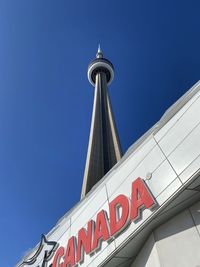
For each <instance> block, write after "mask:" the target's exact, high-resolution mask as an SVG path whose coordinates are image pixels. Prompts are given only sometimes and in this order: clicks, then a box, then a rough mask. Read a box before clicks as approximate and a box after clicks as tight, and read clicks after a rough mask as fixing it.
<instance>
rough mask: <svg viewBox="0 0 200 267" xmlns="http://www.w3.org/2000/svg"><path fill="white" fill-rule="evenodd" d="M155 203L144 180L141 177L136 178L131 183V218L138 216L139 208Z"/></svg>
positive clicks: (147, 207)
mask: <svg viewBox="0 0 200 267" xmlns="http://www.w3.org/2000/svg"><path fill="white" fill-rule="evenodd" d="M154 204H155V201H154V199H153V197H152V196H151V194H150V192H149V190H148V189H147V187H146V185H145V183H144V181H143V180H142V179H141V178H139V177H138V178H137V179H136V180H135V181H134V182H133V183H132V194H131V220H133V221H134V220H136V219H138V217H139V216H140V214H139V209H141V208H142V207H145V208H146V209H149V208H150V207H152V206H153V205H154Z"/></svg>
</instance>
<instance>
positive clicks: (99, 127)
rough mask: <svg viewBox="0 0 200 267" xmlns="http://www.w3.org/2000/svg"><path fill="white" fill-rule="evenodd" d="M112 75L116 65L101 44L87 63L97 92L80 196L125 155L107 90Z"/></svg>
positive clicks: (89, 75) (90, 80)
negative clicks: (106, 57) (107, 57)
mask: <svg viewBox="0 0 200 267" xmlns="http://www.w3.org/2000/svg"><path fill="white" fill-rule="evenodd" d="M113 78H114V68H113V65H112V63H111V62H110V61H108V60H107V59H105V58H103V53H102V52H101V49H100V47H99V49H98V52H97V55H96V59H95V60H93V61H92V62H91V63H90V65H89V67H88V79H89V82H90V83H91V84H92V85H93V86H94V87H95V94H94V104H93V113H92V122H91V129H90V138H89V144H88V152H87V159H86V165H85V172H84V178H83V185H82V192H81V198H83V197H84V196H85V195H86V194H87V193H88V192H89V191H90V190H91V188H92V187H93V186H94V185H95V184H96V183H97V182H98V181H99V180H100V179H101V178H102V177H103V176H104V175H105V174H106V173H107V172H108V171H109V170H110V169H111V168H112V167H113V166H114V165H115V164H116V163H117V161H118V160H119V159H120V158H121V156H122V152H121V146H120V142H119V137H118V134H117V129H116V126H115V121H114V116H113V112H112V107H111V103H110V98H109V94H108V85H110V84H111V82H112V80H113Z"/></svg>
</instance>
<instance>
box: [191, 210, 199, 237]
mask: <svg viewBox="0 0 200 267" xmlns="http://www.w3.org/2000/svg"><path fill="white" fill-rule="evenodd" d="M188 211H189V213H190V215H191V218H192V221H193V223H194V226H195V228H196V231H197V233H198V236H199V238H200V232H199V230H198V228H197V225H196V223H195V219H194V216H193V215H192V212H191V210H190V208H188Z"/></svg>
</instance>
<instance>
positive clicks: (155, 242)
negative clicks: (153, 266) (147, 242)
mask: <svg viewBox="0 0 200 267" xmlns="http://www.w3.org/2000/svg"><path fill="white" fill-rule="evenodd" d="M152 236H153V239H154V244H155V247H156V253H157V257H158V262H159V264H160V267H162V264H161V260H160V257H159V253H158V247H157V241H156V238H155V235H154V231H152Z"/></svg>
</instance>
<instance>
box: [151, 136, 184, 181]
mask: <svg viewBox="0 0 200 267" xmlns="http://www.w3.org/2000/svg"><path fill="white" fill-rule="evenodd" d="M153 139H154V141H155V142H156V144H157V146H158V148H159V149H160V151H161V152H162V154H163V155H164V157H165V159H166V160H167V162H168V163H169V165H170V166H171V168H172V170H173V171H174V172H175V174H176V176H177V178H178V179H179V181H180V182H181V184H183V182H182V181H181V179H180V177H179V175H178V173H177V172H176V170H175V169H174V167H173V166H172V164H171V162H170V161H169V159H168V157H167V156H166V155H165V153H164V151H163V150H162V148H161V146H160V145H159V143H158V142H157V140H156V139H155V137H154V135H153Z"/></svg>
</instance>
